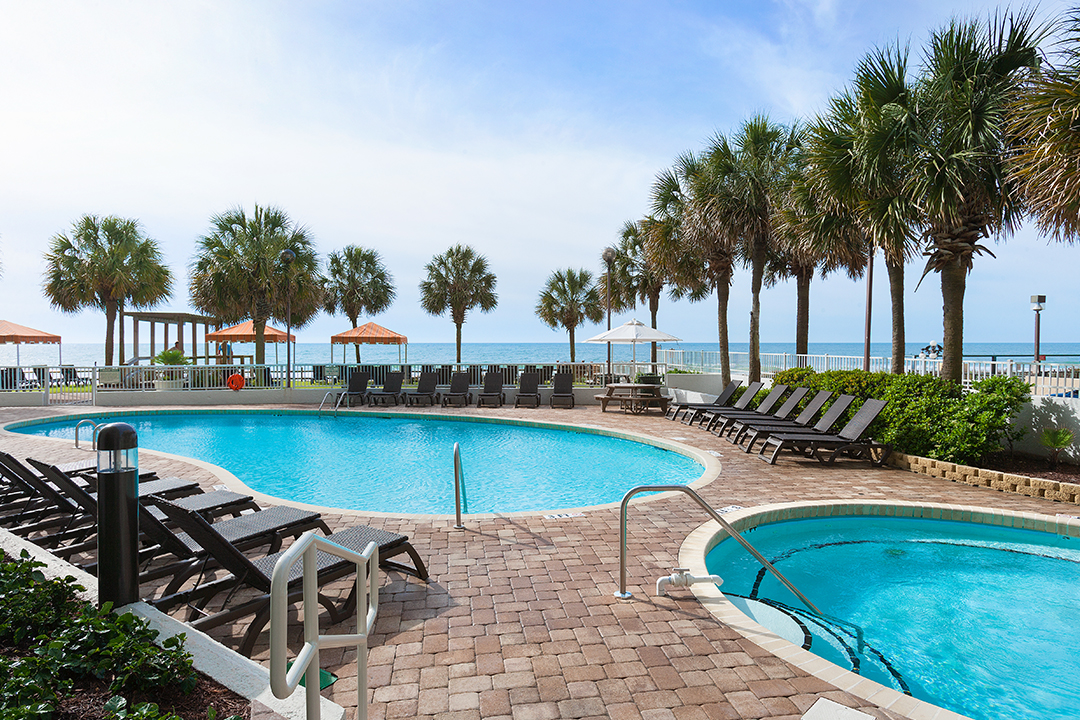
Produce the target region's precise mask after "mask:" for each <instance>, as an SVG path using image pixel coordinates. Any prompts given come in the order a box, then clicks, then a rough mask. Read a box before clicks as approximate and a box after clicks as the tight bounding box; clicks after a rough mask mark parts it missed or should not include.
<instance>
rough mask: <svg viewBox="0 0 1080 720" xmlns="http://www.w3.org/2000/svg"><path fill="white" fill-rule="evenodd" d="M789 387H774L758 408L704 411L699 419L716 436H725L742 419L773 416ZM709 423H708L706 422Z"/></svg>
mask: <svg viewBox="0 0 1080 720" xmlns="http://www.w3.org/2000/svg"><path fill="white" fill-rule="evenodd" d="M787 389H788V386H787V385H773V387H772V389H771V390H769V394H768V395H766V396H765V399H764V400H762V401H761V402H760V403H758V406H757V407H756V408H753V409H750V408H749V407H747V408H742V409H740V408H734V407H732V408H720V409H718V410H703V411H701V415H699V418H700V419H701V424H702V425H704V426H705V429H706V430H708V431H709V432H711V433H714V434H715V435H723V434H724V433H725V432H727V429H728V428H729V427H731V424H732V423H733V422H735V421H736V420H738V419H741V418H766V417H770V416H771V415H772V411H773V408H774V407H776V404H777V403H778V402H780V398H781V397H783V395H784V393H786V392H787ZM706 420H708V421H709V422H708V423H706V422H705V421H706Z"/></svg>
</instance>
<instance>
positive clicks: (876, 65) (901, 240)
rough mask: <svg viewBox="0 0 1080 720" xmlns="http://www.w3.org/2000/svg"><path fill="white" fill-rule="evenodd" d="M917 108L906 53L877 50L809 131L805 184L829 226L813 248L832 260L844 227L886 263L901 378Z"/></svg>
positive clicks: (913, 238)
mask: <svg viewBox="0 0 1080 720" xmlns="http://www.w3.org/2000/svg"><path fill="white" fill-rule="evenodd" d="M913 102H914V97H913V93H912V91H911V89H910V88H909V86H908V80H907V51H906V49H901V48H900V47H899V46H896V45H894V46H889V47H886V48H884V49H875V50H874V51H872V52H871V53H869V54H868V55H867V56H866V57H865V58H863V60H862V61H861V62H860V63H859V65H858V67H857V68H856V71H855V81H854V83H853V84H852V87H851V88H850V89H849V90H847V91H845V92H843V93H841V94H840V95H838V96H836V97H834V98H833V99H832V100H831V101H830V103H829V109H828V111H827V112H826V113H825V114H824V115H822V116H820V117H818V118H817V119H815V121H814V122H812V123H811V124H810V126H809V128H808V131H807V143H806V151H805V166H804V173H805V177H806V183H807V186H808V189H809V192H810V195H811V196H812V197H813V201H812V202H813V204H814V205H815V206H816V207H817V211H816V213H817V215H818V222H820V223H824V225H823V226H821V227H819V229H818V231H817V232H815V233H813V234H812V235H811V236H810V237H809V238H808V239H809V241H810V242H812V243H813V244H815V245H816V246H818V249H819V250H821V251H823V252H824V253H825V254H826V255H829V254H832V253H833V252H835V250H836V248H835V247H834V246H835V244H836V241H837V240H838V239H839V238H840V237H843V236H844V234H845V233H842V232H840V228H832V229H830V228H829V225H836V224H837V223H840V226H841V228H846V229H847V230H848V231H850V232H852V233H857V234H859V235H861V236H862V237H863V238H864V239H865V241H866V242H867V243H868V244H869V246H870V252H871V253H873V252H876V251H879V250H880V251H881V253H882V255H883V256H884V258H885V267H886V270H887V271H888V275H889V298H890V301H891V305H892V363H891V370H892V372H894V373H903V372H904V358H905V353H906V338H905V332H904V292H905V290H904V266H905V265H906V264H907V263H908V261H909V260H910V259H911V258H912V257H914V255H915V254H916V253H917V251H918V250H917V247H918V238H917V233H916V229H917V227H918V223H919V222H920V217H919V213H918V208H917V207H916V205H915V202H914V199H913V198H912V195H911V191H910V188H909V187H908V174H909V171H910V168H911V163H910V160H909V157H908V149H909V148H910V145H911V138H912V137H913V135H914V132H915V131H914V127H915V114H914V105H913ZM838 232H839V236H838V234H837V233H838ZM849 239H850V238H849ZM846 242H847V241H843V242H841V243H840V244H841V246H843V245H845V244H846ZM844 252H846V251H842V253H841V254H843V253H844Z"/></svg>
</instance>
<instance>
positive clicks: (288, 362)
mask: <svg viewBox="0 0 1080 720" xmlns="http://www.w3.org/2000/svg"><path fill="white" fill-rule="evenodd" d="M279 257H280V258H281V262H282V263H284V264H285V282H286V283H288V284H287V285H286V286H285V387H287V388H292V277H291V276H290V275H289V266H290V265H292V264H293V261H294V260H296V253H294V252H293V251H292V250H290V249H289V248H285V249H284V250H282V251H281V255H280V256H279Z"/></svg>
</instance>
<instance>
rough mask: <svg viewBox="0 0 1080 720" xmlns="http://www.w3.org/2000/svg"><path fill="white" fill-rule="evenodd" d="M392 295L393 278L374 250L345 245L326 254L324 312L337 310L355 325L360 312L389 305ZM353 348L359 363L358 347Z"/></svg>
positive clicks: (376, 310)
mask: <svg viewBox="0 0 1080 720" xmlns="http://www.w3.org/2000/svg"><path fill="white" fill-rule="evenodd" d="M395 295H396V290H395V288H394V278H393V276H391V275H390V272H389V271H388V270H387V269H386V266H385V265H383V262H382V258H380V257H379V253H377V252H376V251H374V250H368V249H366V248H362V247H359V246H357V245H347V246H346V247H345V248H344V249H343V250H342V251H341V252H332V253H330V257H329V258H328V259H327V262H326V285H325V287H324V288H323V309H324V310H326V312H328V313H330V314H331V315H334V314H336V313H337V312H338V311H339V310H340V311H341V312H342V313H344V314H345V317H347V318H349V322H351V323H352V326H353V327H354V328H355V327H357V321H358V319H359V317H360V316H361V315H375V314H377V313H381V312H383V311H384V310H386V309H387V308H389V307H390V305H391V304H393V302H394V296H395ZM354 349H355V350H356V362H357V363H359V362H360V346H359V345H355V346H354Z"/></svg>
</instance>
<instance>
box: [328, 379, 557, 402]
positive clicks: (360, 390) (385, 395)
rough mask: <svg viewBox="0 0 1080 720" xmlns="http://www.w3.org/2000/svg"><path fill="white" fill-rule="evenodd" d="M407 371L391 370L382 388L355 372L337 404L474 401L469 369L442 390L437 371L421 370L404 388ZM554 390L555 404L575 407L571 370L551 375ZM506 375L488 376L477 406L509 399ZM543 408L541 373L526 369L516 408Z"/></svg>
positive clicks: (520, 384)
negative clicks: (372, 386) (414, 381)
mask: <svg viewBox="0 0 1080 720" xmlns="http://www.w3.org/2000/svg"><path fill="white" fill-rule="evenodd" d="M404 381H405V374H404V373H402V372H391V373H388V374H387V376H386V382H385V383H383V387H382V389H369V388H368V384H369V383H370V375H368V373H366V372H363V371H356V372H353V374H352V375H350V376H349V383H348V386H347V387H346V388H345V390H343V391H342V392H341V393H339V394H338V395H337V397H336V398H335V401H334V405H335V407H340V406H341V405H342V404H345V405H348V406H351V405H352V404H353V403H354V402H356V401H359V402H360V404H364V403H367V404H368V405H370V406H375V405H378V404H380V403H382V404H384V405H389V404H390V401H391V400H392V401H393V403H394V405H398V404H399V403H402V404H405V405H413V404H416V405H424V404H427V405H435V404H436V403H439V404H440V405H442V406H443V407H446V406H447V405H457V406H460V407H464V406H466V405H469V404H471V403H472V401H473V392H472V387H471V386H470V384H469V382H470V376H469V373H466V372H457V373H454V374H453V375H452V376H451V377H450V387H449V388H448V389H446V390H443V391H438V390H437V387H438V375H437V374H436V373H434V372H422V373H420V378H419V381H418V382H417V385H416V390H413V391H404V390H403V389H402V386H403V384H404ZM551 383H552V392H551V397H550V398H549V403H550V405H551V407H556V406H557V405H558V406H562V407H571V408H572V407H574V388H573V385H574V377H573V375H571V374H570V373H555V374H554V375H553V376H552V378H551ZM503 388H504V385H503V377H502V374H501V373H498V372H489V373H487V374H486V375H484V386H483V388H482V389H480V391H479V392H477V393H476V406H477V407H483V406H485V405H489V406H495V407H500V406H502V405H503V404H504V403H505V402H506V392H505V391H504V389H503ZM522 406H529V407H539V406H540V373H535V372H523V373H521V375H520V377H519V378H518V387H517V395H516V397H515V399H514V407H522Z"/></svg>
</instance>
